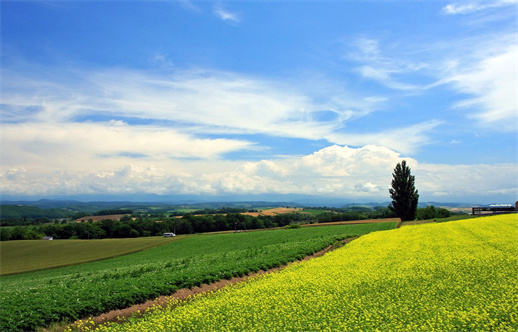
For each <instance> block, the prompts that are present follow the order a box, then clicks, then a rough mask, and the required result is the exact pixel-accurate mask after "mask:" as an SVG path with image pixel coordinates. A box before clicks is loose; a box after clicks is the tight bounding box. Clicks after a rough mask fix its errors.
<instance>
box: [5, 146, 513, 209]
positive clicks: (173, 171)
mask: <svg viewBox="0 0 518 332" xmlns="http://www.w3.org/2000/svg"><path fill="white" fill-rule="evenodd" d="M403 159H405V160H407V163H408V165H409V166H410V167H411V168H412V173H413V174H414V175H415V176H416V187H417V189H418V190H419V193H420V195H421V199H422V200H423V199H428V200H433V199H434V198H441V200H452V199H454V200H457V201H458V200H459V199H460V200H461V201H462V199H463V198H466V197H483V196H492V195H496V194H498V195H506V196H507V197H513V195H516V192H517V190H518V184H517V183H516V180H515V181H514V182H513V179H516V178H517V177H518V170H517V169H516V165H513V164H497V165H490V164H484V165H440V164H420V163H418V162H417V161H416V160H414V159H412V158H404V157H402V156H401V155H400V154H399V153H397V152H395V151H392V150H390V149H387V148H384V147H379V146H374V145H370V146H364V147H361V148H351V147H347V146H336V145H335V146H329V147H327V148H324V149H321V150H319V151H316V152H315V153H313V154H310V155H306V156H301V157H287V158H284V159H272V160H263V161H258V162H234V163H232V164H228V163H227V162H225V161H222V160H214V161H211V162H210V163H207V162H206V161H191V165H195V166H194V167H185V166H184V169H179V168H177V167H175V163H174V161H163V160H162V161H157V162H156V163H155V164H156V165H155V164H153V163H151V162H149V161H142V160H138V159H136V160H132V161H130V162H129V163H128V160H125V162H126V164H121V166H119V167H116V168H111V169H110V168H106V169H104V170H102V169H101V170H95V169H89V170H67V171H55V170H35V169H34V168H35V167H36V166H34V165H33V166H31V168H29V169H27V170H24V169H22V168H19V169H7V170H5V171H4V172H3V173H2V174H1V176H0V179H1V180H2V184H3V187H4V189H3V193H4V194H24V195H38V194H39V195H50V194H106V193H108V194H128V193H131V194H133V193H154V194H159V195H167V194H211V195H219V194H243V195H246V194H261V193H273V194H294V193H295V194H307V195H321V196H322V195H324V196H326V195H327V196H332V197H344V198H345V197H349V198H355V199H362V198H365V199H373V200H379V201H386V200H389V195H388V188H389V187H390V182H391V179H392V171H393V169H394V167H395V165H396V164H397V163H398V162H401V161H402V160H403ZM157 165H158V166H157ZM101 167H109V166H107V165H105V164H101ZM511 199H512V198H511Z"/></svg>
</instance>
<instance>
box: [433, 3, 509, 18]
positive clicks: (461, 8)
mask: <svg viewBox="0 0 518 332" xmlns="http://www.w3.org/2000/svg"><path fill="white" fill-rule="evenodd" d="M517 2H518V1H516V0H492V1H464V2H454V3H451V4H448V5H446V6H444V7H443V9H442V12H443V13H444V14H447V15H459V14H460V15H464V14H471V13H474V12H478V11H482V10H486V9H489V8H497V7H505V6H512V5H516V3H517Z"/></svg>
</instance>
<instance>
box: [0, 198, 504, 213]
mask: <svg viewBox="0 0 518 332" xmlns="http://www.w3.org/2000/svg"><path fill="white" fill-rule="evenodd" d="M505 203H507V202H505ZM509 203H512V202H509ZM0 204H2V205H27V206H36V207H39V208H42V209H53V208H68V209H73V210H101V209H116V208H132V209H138V208H139V207H142V208H144V207H149V206H156V207H171V206H192V207H194V208H218V207H232V206H240V207H241V206H242V207H249V208H254V207H258V206H261V207H264V206H271V207H278V206H298V207H323V206H328V207H340V208H343V207H352V206H367V207H375V206H387V205H389V204H390V201H385V202H376V201H368V200H357V201H353V200H351V199H344V198H336V197H321V196H307V195H246V196H194V195H177V196H158V195H146V196H131V195H129V196H122V197H113V196H105V197H102V196H97V195H96V196H49V197H14V196H3V197H1V198H0ZM429 205H434V206H441V207H450V208H456V207H472V206H484V205H488V204H480V203H449V202H448V203H444V202H433V201H430V202H420V203H419V206H420V207H426V206H429ZM0 213H1V212H0Z"/></svg>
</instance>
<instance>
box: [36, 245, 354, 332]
mask: <svg viewBox="0 0 518 332" xmlns="http://www.w3.org/2000/svg"><path fill="white" fill-rule="evenodd" d="M357 238H358V236H357V237H352V238H348V239H345V240H343V241H341V242H342V243H341V244H340V245H337V244H333V245H330V246H328V247H327V248H325V249H323V250H321V251H319V252H316V253H314V254H313V255H308V256H306V257H304V258H303V259H302V260H301V261H306V260H309V259H312V258H315V257H319V256H322V255H324V254H325V253H327V252H329V251H331V250H334V249H337V248H339V247H341V246H342V245H343V244H346V243H349V242H351V241H352V240H354V239H357ZM296 262H298V261H295V262H291V263H288V264H286V265H283V266H280V267H276V268H272V269H269V270H267V271H263V270H261V271H259V272H256V273H252V274H249V275H247V276H244V277H233V278H232V279H230V280H227V279H224V280H219V281H216V282H213V283H211V284H204V285H201V286H199V287H193V288H190V289H189V288H182V289H179V290H177V291H176V292H175V293H174V294H171V295H168V296H160V297H158V298H156V299H154V300H149V301H147V302H145V303H141V304H136V305H133V306H131V307H128V308H125V309H120V310H112V311H110V312H107V313H104V314H102V315H100V316H97V317H92V320H93V321H94V323H95V324H96V325H100V324H103V323H107V322H123V321H125V320H127V319H128V318H130V317H132V316H134V315H139V314H140V315H142V314H143V313H144V312H145V311H146V309H149V308H152V307H155V306H161V307H165V306H167V304H168V303H169V302H170V301H172V300H173V299H177V300H180V301H183V300H188V299H189V298H191V297H193V296H194V295H198V294H203V293H208V292H211V291H214V290H218V289H221V288H223V287H225V286H228V285H230V284H235V283H238V282H241V281H245V280H247V279H250V278H253V277H256V276H260V275H263V274H265V273H271V272H275V271H279V270H282V269H284V268H286V267H287V266H289V265H290V264H293V263H296ZM44 331H45V330H44Z"/></svg>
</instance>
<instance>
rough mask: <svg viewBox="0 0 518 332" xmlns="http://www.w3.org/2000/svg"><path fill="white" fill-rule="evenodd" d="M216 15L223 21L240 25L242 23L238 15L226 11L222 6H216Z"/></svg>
mask: <svg viewBox="0 0 518 332" xmlns="http://www.w3.org/2000/svg"><path fill="white" fill-rule="evenodd" d="M214 13H215V14H216V16H217V17H218V18H219V19H221V20H223V21H230V22H233V23H238V22H240V21H241V18H240V17H239V15H238V14H236V13H232V12H230V11H229V10H227V9H224V8H223V6H222V5H221V4H217V5H215V6H214Z"/></svg>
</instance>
